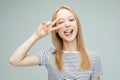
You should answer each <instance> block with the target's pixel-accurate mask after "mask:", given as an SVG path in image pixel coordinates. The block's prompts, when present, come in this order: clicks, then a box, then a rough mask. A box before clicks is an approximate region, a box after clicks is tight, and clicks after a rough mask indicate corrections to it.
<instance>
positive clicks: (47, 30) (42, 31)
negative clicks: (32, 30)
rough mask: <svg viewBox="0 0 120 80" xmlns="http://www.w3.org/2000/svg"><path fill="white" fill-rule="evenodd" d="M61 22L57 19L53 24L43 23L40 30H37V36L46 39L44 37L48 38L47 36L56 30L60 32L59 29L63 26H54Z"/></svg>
mask: <svg viewBox="0 0 120 80" xmlns="http://www.w3.org/2000/svg"><path fill="white" fill-rule="evenodd" d="M59 20H61V19H56V20H54V21H53V22H50V21H49V22H42V23H41V24H40V25H39V27H38V29H37V31H36V33H37V35H38V36H40V37H44V36H46V35H47V34H49V33H50V32H52V31H56V30H58V29H60V28H61V27H62V26H61V25H59V26H57V27H52V26H54V25H55V24H56V23H57V22H58V21H59Z"/></svg>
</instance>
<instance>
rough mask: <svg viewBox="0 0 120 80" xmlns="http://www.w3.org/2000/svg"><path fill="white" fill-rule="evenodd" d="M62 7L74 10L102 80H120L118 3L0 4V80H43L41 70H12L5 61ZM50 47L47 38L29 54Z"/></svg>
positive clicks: (9, 0)
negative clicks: (100, 68)
mask: <svg viewBox="0 0 120 80" xmlns="http://www.w3.org/2000/svg"><path fill="white" fill-rule="evenodd" d="M62 5H67V6H69V7H71V8H72V9H74V10H75V12H76V13H77V15H78V17H79V19H80V21H81V25H82V29H83V38H84V42H85V46H86V47H87V48H88V49H90V50H94V51H95V52H97V53H99V54H100V57H101V61H102V66H103V70H104V75H103V76H102V80H115V79H116V80H120V77H119V76H120V75H119V73H120V70H119V68H120V62H119V60H120V59H119V56H120V42H119V41H120V36H119V34H120V0H0V80H47V78H48V73H47V69H46V68H45V67H44V66H42V67H39V66H31V67H14V66H11V65H10V64H9V62H8V59H9V57H10V56H11V55H12V53H13V52H14V50H15V49H16V48H17V47H18V46H20V45H21V44H22V43H23V42H24V41H25V40H27V39H28V38H29V37H30V36H31V35H32V34H33V33H34V32H35V30H36V29H37V27H38V26H39V24H40V23H41V22H42V21H49V20H51V17H52V15H53V12H54V11H55V10H56V9H57V8H58V7H60V6H62ZM51 46H53V45H52V40H51V35H48V36H46V37H45V38H43V39H41V40H40V41H39V42H37V44H35V45H34V46H33V47H32V49H31V50H30V53H36V52H37V50H38V49H39V48H40V49H44V48H49V47H51Z"/></svg>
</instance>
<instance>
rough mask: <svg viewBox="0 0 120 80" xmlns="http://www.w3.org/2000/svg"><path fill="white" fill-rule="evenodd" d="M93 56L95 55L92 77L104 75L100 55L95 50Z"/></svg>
mask: <svg viewBox="0 0 120 80" xmlns="http://www.w3.org/2000/svg"><path fill="white" fill-rule="evenodd" d="M92 57H93V62H92V74H91V79H93V78H96V77H100V76H101V75H103V69H102V64H101V60H100V56H99V55H98V54H97V53H95V52H94V53H93V55H92Z"/></svg>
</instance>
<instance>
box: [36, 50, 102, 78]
mask: <svg viewBox="0 0 120 80" xmlns="http://www.w3.org/2000/svg"><path fill="white" fill-rule="evenodd" d="M54 51H55V49H53V48H49V49H44V50H39V51H38V53H37V54H36V56H37V57H38V59H39V62H40V65H45V66H46V68H47V70H48V80H91V79H93V78H95V77H100V76H101V75H102V73H103V70H102V66H101V61H100V57H99V55H98V54H97V53H95V52H90V51H89V52H88V55H89V56H90V59H91V65H92V66H91V68H90V69H89V70H80V69H79V66H80V58H81V57H80V54H79V52H77V51H63V62H64V65H63V66H64V69H63V70H62V71H61V70H58V68H57V67H56V64H55V54H52V52H54Z"/></svg>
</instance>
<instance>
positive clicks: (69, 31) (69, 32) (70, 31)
mask: <svg viewBox="0 0 120 80" xmlns="http://www.w3.org/2000/svg"><path fill="white" fill-rule="evenodd" d="M72 32H73V30H72V29H68V30H66V31H64V33H65V35H66V36H69V35H70V34H72Z"/></svg>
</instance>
